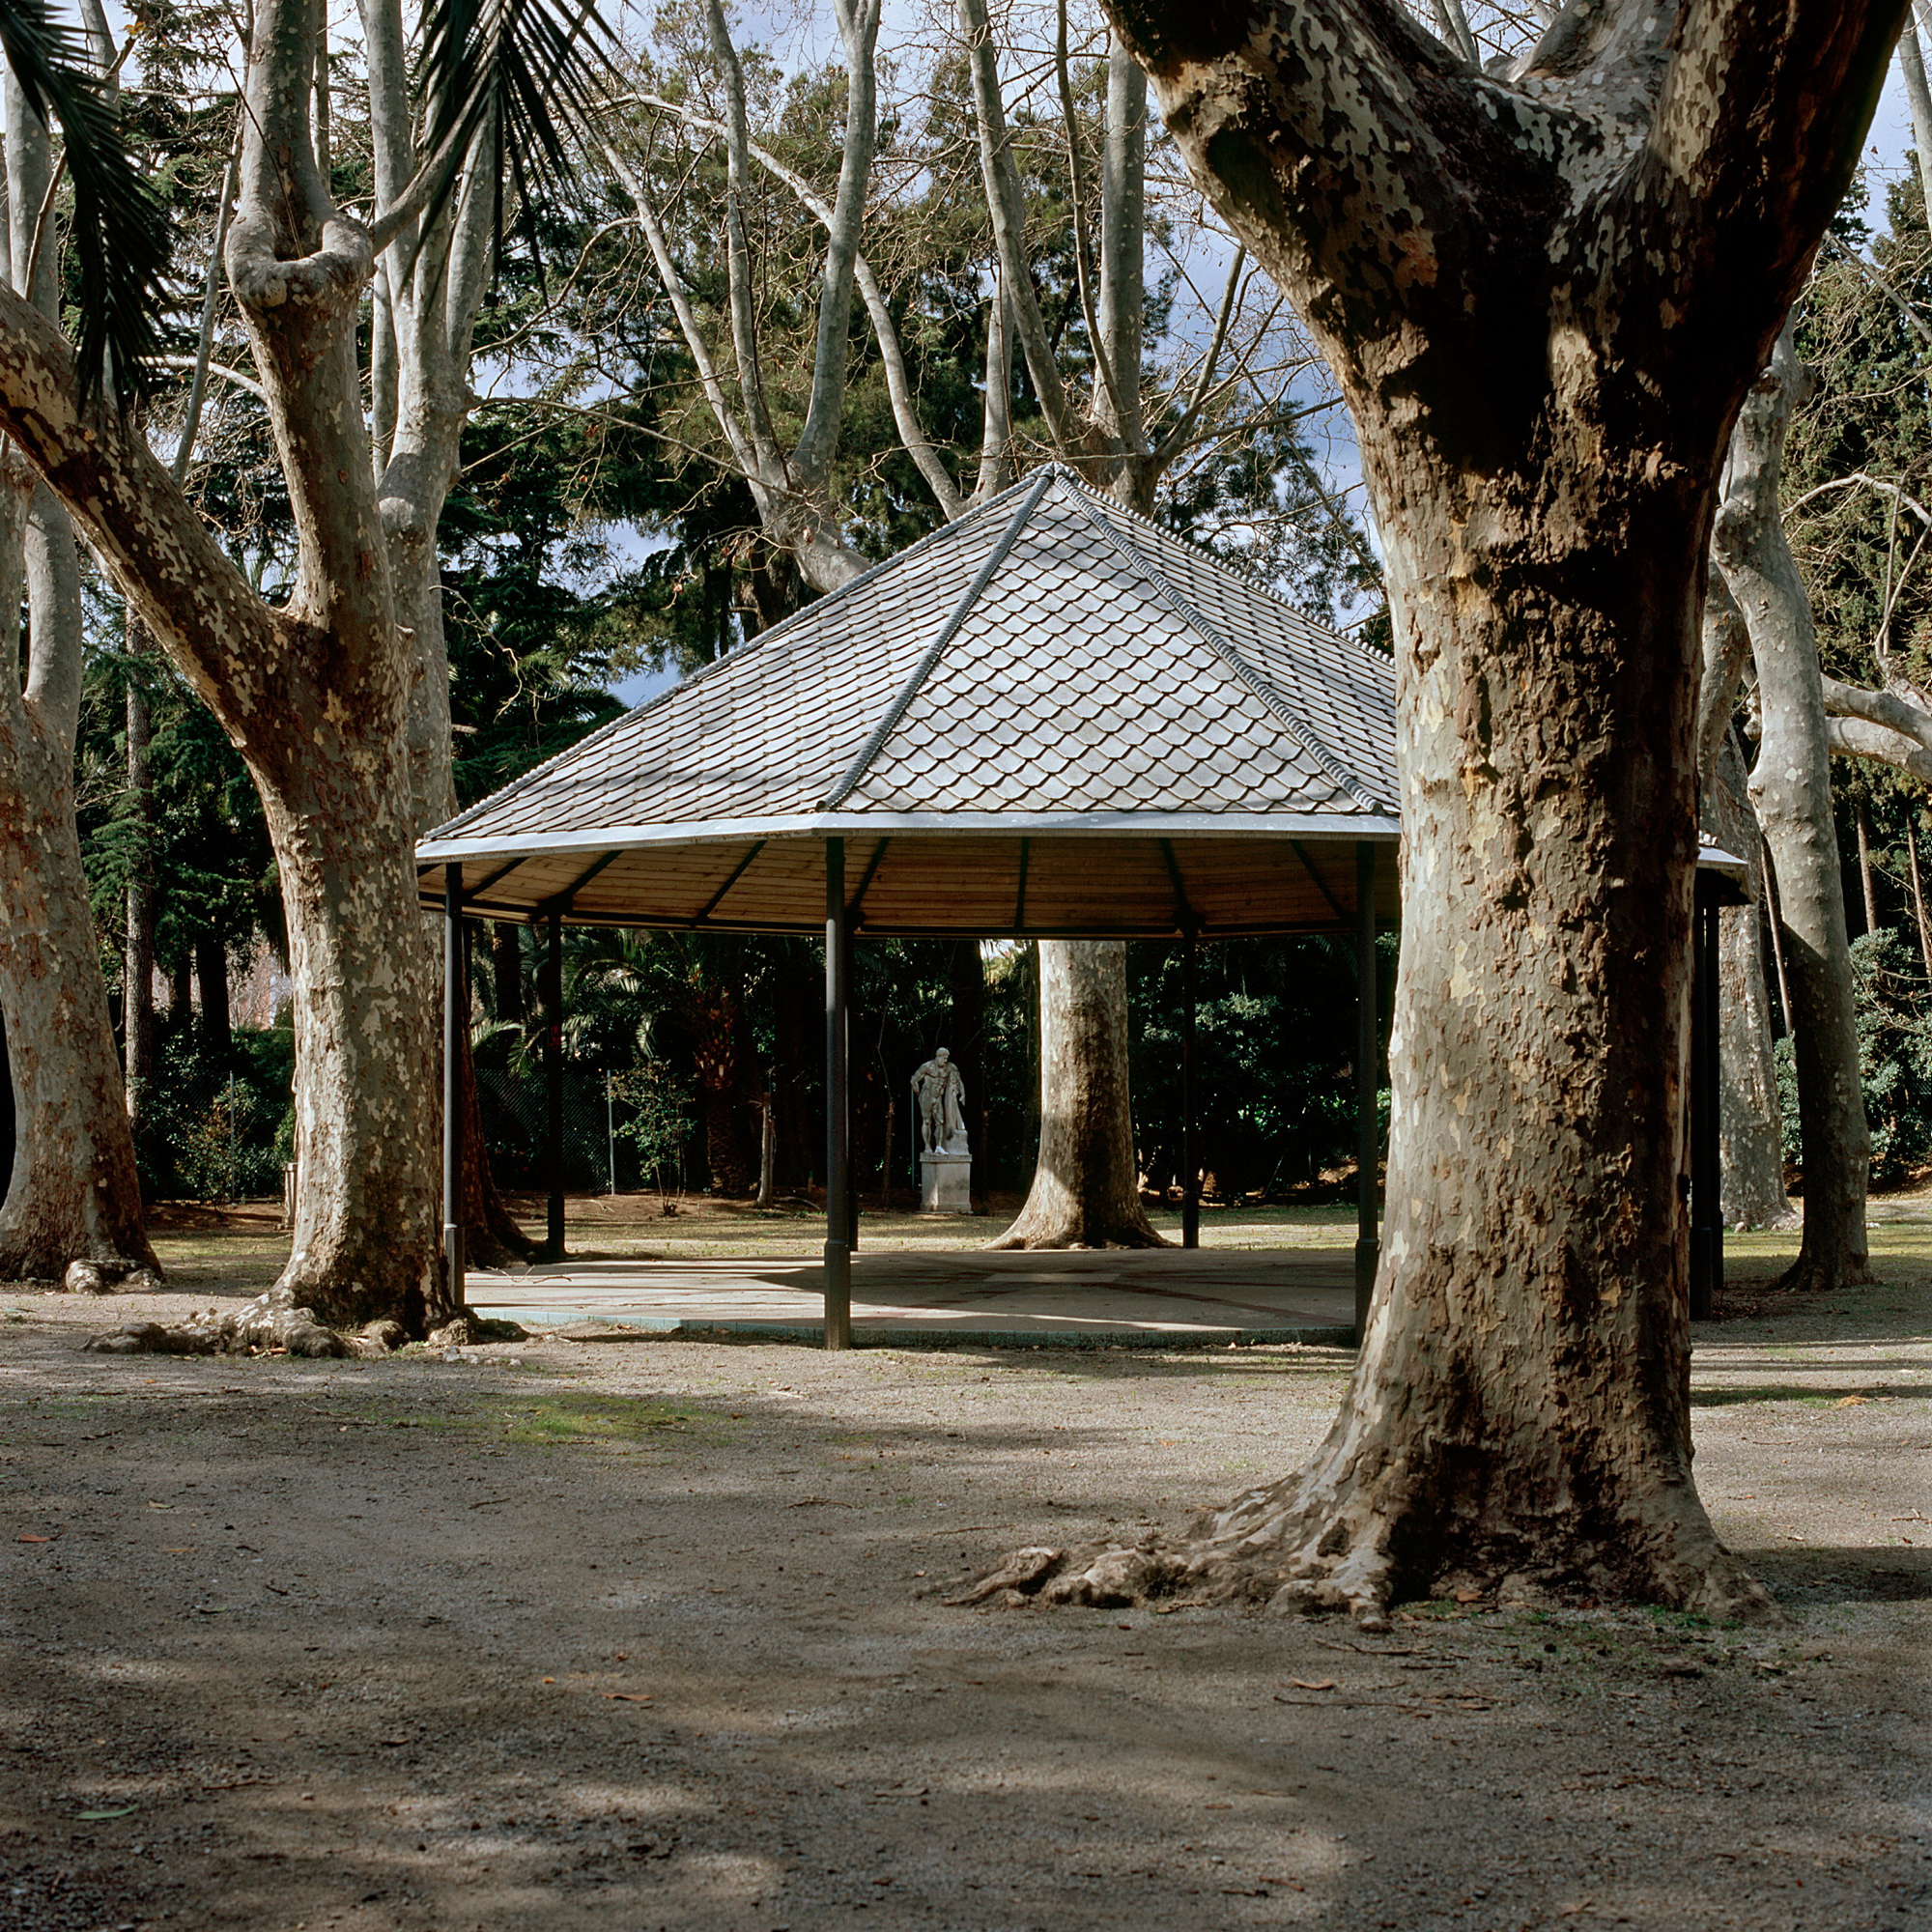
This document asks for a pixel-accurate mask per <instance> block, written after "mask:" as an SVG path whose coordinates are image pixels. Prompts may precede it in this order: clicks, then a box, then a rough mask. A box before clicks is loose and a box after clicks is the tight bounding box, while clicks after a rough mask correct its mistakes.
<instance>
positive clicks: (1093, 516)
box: [1075, 491, 1383, 812]
mask: <svg viewBox="0 0 1932 1932" xmlns="http://www.w3.org/2000/svg"><path fill="white" fill-rule="evenodd" d="M1097 494H1098V493H1097V492H1095V493H1094V495H1095V496H1097ZM1088 495H1089V493H1088V492H1086V491H1082V492H1081V493H1080V494H1079V496H1078V497H1076V498H1075V500H1076V501H1077V502H1078V503H1079V505H1080V509H1081V513H1082V514H1083V515H1084V516H1085V517H1086V518H1087V520H1088V521H1089V522H1090V523H1091V524H1093V526H1094V528H1095V529H1097V530H1099V531H1100V532H1101V533H1102V534H1103V535H1104V536H1105V537H1106V539H1107V541H1108V542H1109V543H1110V544H1112V545H1113V546H1114V548H1115V549H1116V550H1117V551H1121V552H1124V553H1125V554H1126V555H1127V557H1128V559H1129V560H1130V561H1131V562H1132V563H1134V564H1135V565H1137V566H1138V568H1139V569H1140V572H1141V574H1142V576H1143V577H1145V578H1147V579H1148V580H1149V581H1150V582H1151V584H1152V586H1153V588H1154V591H1155V592H1156V594H1157V595H1158V596H1159V597H1160V599H1161V601H1162V602H1163V603H1164V604H1166V605H1167V607H1168V609H1169V610H1171V611H1174V613H1175V614H1176V615H1177V616H1179V618H1180V620H1181V622H1182V623H1184V624H1185V625H1186V626H1187V628H1188V629H1189V630H1191V631H1193V632H1194V633H1195V635H1196V636H1197V637H1199V638H1200V639H1202V641H1203V642H1204V643H1206V644H1207V645H1208V648H1209V649H1210V650H1212V651H1213V652H1214V653H1215V655H1216V656H1218V657H1219V658H1220V659H1221V660H1222V661H1223V662H1224V663H1225V664H1226V665H1227V666H1228V668H1230V669H1231V670H1232V671H1234V673H1235V675H1236V677H1237V678H1239V679H1240V681H1241V682H1242V683H1243V684H1245V685H1246V686H1247V688H1248V689H1249V691H1250V692H1252V693H1253V695H1254V696H1257V697H1259V698H1260V699H1261V701H1262V702H1263V704H1264V705H1265V706H1266V707H1267V709H1268V710H1270V711H1271V712H1273V713H1274V715H1275V717H1276V719H1277V720H1278V721H1279V722H1280V723H1281V724H1283V725H1287V726H1288V728H1289V732H1290V734H1291V735H1292V736H1293V737H1294V738H1295V739H1297V740H1298V741H1299V743H1300V745H1301V748H1302V750H1303V751H1305V752H1306V753H1308V754H1309V755H1310V756H1311V757H1312V758H1314V759H1315V761H1316V762H1317V763H1318V764H1319V765H1320V766H1321V769H1322V770H1323V771H1324V772H1325V773H1326V774H1327V775H1328V777H1329V778H1330V779H1331V780H1332V781H1334V782H1335V783H1336V784H1337V785H1339V786H1340V787H1341V789H1342V790H1343V791H1345V792H1346V793H1347V794H1348V795H1349V796H1350V798H1352V799H1353V800H1354V801H1355V803H1356V804H1357V805H1358V806H1360V807H1361V808H1362V810H1364V811H1374V812H1379V811H1381V810H1383V807H1382V804H1381V802H1380V801H1379V800H1378V799H1377V798H1376V797H1375V796H1374V795H1373V794H1372V793H1371V792H1370V791H1369V789H1368V788H1367V786H1365V785H1364V784H1363V783H1362V781H1360V780H1359V779H1357V778H1356V777H1355V776H1354V774H1353V773H1352V772H1350V770H1349V768H1348V767H1347V766H1346V765H1344V764H1343V762H1342V761H1341V759H1340V758H1338V757H1337V756H1336V755H1335V753H1333V752H1331V751H1330V750H1329V749H1328V747H1327V745H1326V744H1325V743H1324V742H1323V741H1322V738H1321V733H1320V732H1318V731H1317V730H1316V729H1315V727H1314V725H1311V724H1309V723H1308V721H1307V720H1306V719H1305V718H1303V717H1301V716H1300V714H1299V713H1298V712H1297V711H1296V710H1295V709H1294V707H1293V705H1292V704H1290V703H1289V701H1288V699H1287V698H1286V697H1284V696H1282V694H1281V693H1280V692H1279V691H1278V690H1277V689H1276V688H1275V685H1274V682H1273V680H1272V679H1270V678H1268V677H1267V676H1266V675H1264V673H1263V672H1262V671H1260V670H1258V669H1257V668H1255V667H1254V666H1253V665H1251V664H1250V663H1249V662H1248V661H1247V659H1246V658H1244V657H1243V656H1242V655H1241V653H1240V651H1239V650H1238V649H1237V648H1236V646H1235V645H1234V644H1233V643H1231V642H1230V641H1229V640H1228V639H1226V638H1224V637H1222V635H1221V634H1220V632H1219V631H1218V630H1217V629H1216V628H1215V626H1214V625H1213V624H1212V623H1211V622H1210V621H1209V620H1208V618H1207V617H1206V616H1204V615H1203V614H1202V613H1201V612H1200V611H1197V610H1196V609H1195V608H1194V605H1193V603H1192V602H1191V600H1190V599H1189V598H1188V597H1187V596H1186V595H1185V594H1184V593H1183V592H1181V591H1180V590H1179V588H1177V586H1176V585H1175V584H1173V583H1172V582H1169V581H1168V578H1167V575H1166V573H1165V572H1164V571H1163V570H1162V569H1161V567H1160V565H1159V563H1158V562H1156V561H1155V559H1154V558H1152V557H1151V556H1149V555H1148V554H1147V553H1146V552H1145V551H1143V550H1142V549H1141V547H1140V546H1139V545H1138V544H1137V543H1135V542H1134V541H1133V539H1132V538H1131V537H1130V536H1128V535H1127V534H1126V532H1125V531H1122V530H1117V529H1115V528H1114V526H1112V525H1111V524H1110V523H1109V522H1108V521H1107V519H1106V517H1105V516H1104V515H1103V514H1102V512H1101V510H1100V507H1099V505H1098V503H1097V502H1090V501H1089V500H1088ZM1127 514H1128V515H1129V516H1131V515H1133V514H1134V513H1133V512H1131V511H1129V512H1128V513H1127ZM1155 527H1158V526H1155Z"/></svg>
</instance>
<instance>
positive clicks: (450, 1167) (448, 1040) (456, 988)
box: [442, 863, 469, 1308]
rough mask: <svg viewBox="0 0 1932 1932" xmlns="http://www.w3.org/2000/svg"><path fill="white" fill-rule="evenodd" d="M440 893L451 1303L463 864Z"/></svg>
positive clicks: (457, 1263) (459, 1179) (460, 1273)
mask: <svg viewBox="0 0 1932 1932" xmlns="http://www.w3.org/2000/svg"><path fill="white" fill-rule="evenodd" d="M442 879H443V897H442V1265H443V1275H444V1279H445V1281H446V1282H447V1284H448V1290H449V1302H450V1305H451V1306H452V1307H455V1308H461V1307H462V1306H463V1305H464V1293H465V1283H464V1266H463V1023H464V1019H465V1016H466V1014H467V1013H468V1010H469V997H468V995H469V980H468V976H467V975H466V973H465V971H464V967H465V961H466V953H465V948H464V943H463V867H461V866H460V865H456V864H454V863H452V864H450V865H448V866H446V867H444V868H443V875H442Z"/></svg>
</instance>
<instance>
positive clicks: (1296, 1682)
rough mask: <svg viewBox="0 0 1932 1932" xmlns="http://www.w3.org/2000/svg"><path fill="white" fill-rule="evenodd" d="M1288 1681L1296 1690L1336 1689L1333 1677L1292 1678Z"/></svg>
mask: <svg viewBox="0 0 1932 1932" xmlns="http://www.w3.org/2000/svg"><path fill="white" fill-rule="evenodd" d="M1288 1681H1289V1683H1290V1684H1291V1685H1292V1686H1293V1688H1294V1689H1295V1690H1334V1688H1335V1680H1334V1679H1333V1678H1332V1677H1314V1678H1310V1677H1291V1678H1290V1679H1289V1680H1288Z"/></svg>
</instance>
